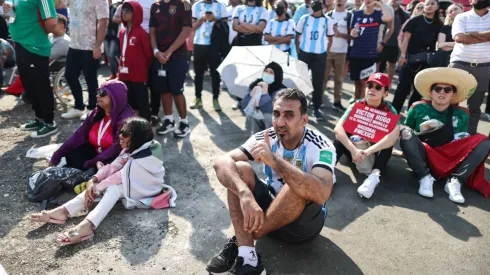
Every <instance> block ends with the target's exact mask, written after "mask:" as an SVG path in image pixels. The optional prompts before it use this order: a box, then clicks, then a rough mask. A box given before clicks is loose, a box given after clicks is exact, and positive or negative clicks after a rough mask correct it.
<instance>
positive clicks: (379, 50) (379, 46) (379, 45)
mask: <svg viewBox="0 0 490 275" xmlns="http://www.w3.org/2000/svg"><path fill="white" fill-rule="evenodd" d="M383 48H384V46H383V45H382V44H381V43H378V47H377V48H376V51H377V52H378V53H381V52H382V51H383Z"/></svg>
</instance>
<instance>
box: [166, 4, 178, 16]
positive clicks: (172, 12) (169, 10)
mask: <svg viewBox="0 0 490 275" xmlns="http://www.w3.org/2000/svg"><path fill="white" fill-rule="evenodd" d="M176 11H177V7H176V6H170V8H168V13H170V14H175V12H176Z"/></svg>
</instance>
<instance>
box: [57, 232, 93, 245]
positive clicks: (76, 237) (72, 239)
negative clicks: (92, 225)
mask: <svg viewBox="0 0 490 275" xmlns="http://www.w3.org/2000/svg"><path fill="white" fill-rule="evenodd" d="M93 237H94V233H92V234H89V235H86V236H83V237H82V236H80V231H79V230H78V229H77V228H73V229H70V230H69V231H68V232H64V233H62V234H59V235H57V236H56V242H57V243H58V244H59V245H61V246H65V245H72V244H77V243H80V242H84V241H88V240H90V239H92V238H93ZM66 239H68V241H64V240H66Z"/></svg>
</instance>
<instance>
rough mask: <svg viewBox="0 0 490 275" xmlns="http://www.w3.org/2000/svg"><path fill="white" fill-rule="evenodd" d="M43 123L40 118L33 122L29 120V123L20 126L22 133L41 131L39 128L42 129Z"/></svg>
mask: <svg viewBox="0 0 490 275" xmlns="http://www.w3.org/2000/svg"><path fill="white" fill-rule="evenodd" d="M42 124H43V123H42V122H41V120H40V119H38V118H35V119H32V120H29V121H28V122H26V123H24V124H22V125H20V129H21V130H22V131H36V130H37V129H39V127H42Z"/></svg>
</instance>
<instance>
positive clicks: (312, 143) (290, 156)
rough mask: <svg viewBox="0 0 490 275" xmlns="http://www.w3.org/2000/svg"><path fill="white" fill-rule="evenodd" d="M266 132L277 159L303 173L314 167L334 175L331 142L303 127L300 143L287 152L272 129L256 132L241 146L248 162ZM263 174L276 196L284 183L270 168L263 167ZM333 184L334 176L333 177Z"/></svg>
mask: <svg viewBox="0 0 490 275" xmlns="http://www.w3.org/2000/svg"><path fill="white" fill-rule="evenodd" d="M266 132H267V134H268V135H269V138H270V142H271V150H272V152H273V153H274V155H276V156H277V157H280V158H282V159H284V160H285V161H287V162H289V163H291V164H293V165H294V166H296V167H298V168H299V169H301V170H302V171H303V172H307V173H311V170H313V168H315V167H321V168H325V169H327V170H329V171H330V172H332V175H334V171H335V163H336V162H337V154H336V152H335V147H334V145H333V144H332V142H331V141H330V140H329V139H328V138H327V137H325V136H324V135H322V134H321V133H319V132H317V131H313V130H311V129H309V128H306V127H305V134H304V137H303V140H302V142H301V143H300V145H299V146H298V148H296V149H295V150H287V149H285V148H284V147H283V146H282V143H281V142H280V141H279V140H278V139H277V136H276V133H275V131H274V128H269V129H267V130H264V131H261V132H258V133H256V134H254V135H252V136H251V137H250V138H249V139H248V140H247V141H246V142H245V143H244V144H243V145H242V146H240V150H242V151H243V152H244V153H245V154H246V155H247V156H248V157H249V159H250V160H253V157H252V155H251V154H250V150H251V149H252V146H253V145H254V144H255V143H256V142H257V141H262V140H264V134H265V133H266ZM264 174H265V175H266V176H267V184H268V185H270V186H271V187H272V188H274V191H275V192H276V195H277V194H278V193H279V192H280V191H281V189H282V187H283V186H284V181H283V179H282V178H280V176H279V174H277V173H276V171H274V170H272V168H271V167H269V166H267V165H264ZM333 178H334V181H333V182H335V175H334V177H333Z"/></svg>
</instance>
